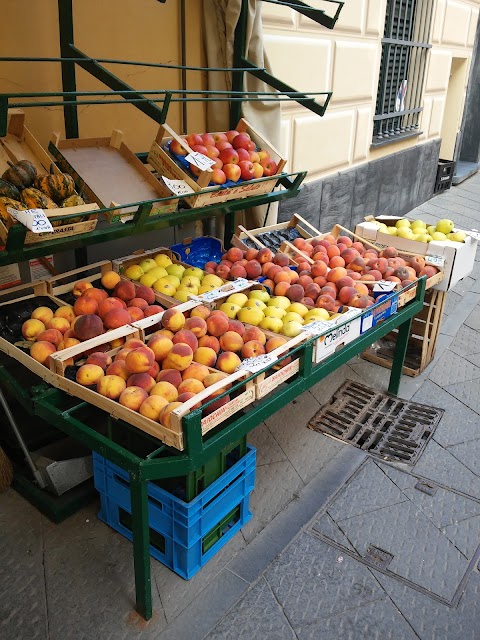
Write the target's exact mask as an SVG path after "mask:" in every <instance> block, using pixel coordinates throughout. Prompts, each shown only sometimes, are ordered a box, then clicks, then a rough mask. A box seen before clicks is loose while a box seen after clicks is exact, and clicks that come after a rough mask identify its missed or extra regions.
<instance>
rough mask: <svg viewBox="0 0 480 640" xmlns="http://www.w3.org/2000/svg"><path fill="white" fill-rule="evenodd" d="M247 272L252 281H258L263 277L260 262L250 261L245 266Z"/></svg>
mask: <svg viewBox="0 0 480 640" xmlns="http://www.w3.org/2000/svg"><path fill="white" fill-rule="evenodd" d="M245 271H246V272H247V277H248V278H249V279H250V280H256V279H257V278H259V277H260V276H261V275H262V265H261V264H260V262H259V261H258V260H249V261H248V262H247V264H246V265H245Z"/></svg>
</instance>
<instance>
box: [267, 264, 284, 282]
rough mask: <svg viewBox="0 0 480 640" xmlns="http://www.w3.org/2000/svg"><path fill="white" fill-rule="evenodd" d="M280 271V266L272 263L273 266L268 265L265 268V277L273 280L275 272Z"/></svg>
mask: <svg viewBox="0 0 480 640" xmlns="http://www.w3.org/2000/svg"><path fill="white" fill-rule="evenodd" d="M262 271H263V269H262ZM281 271H282V267H280V266H279V265H278V264H274V265H273V266H271V267H269V268H268V269H267V272H266V274H265V275H266V276H267V278H269V279H270V280H273V279H274V278H275V276H276V275H277V273H280V272H281Z"/></svg>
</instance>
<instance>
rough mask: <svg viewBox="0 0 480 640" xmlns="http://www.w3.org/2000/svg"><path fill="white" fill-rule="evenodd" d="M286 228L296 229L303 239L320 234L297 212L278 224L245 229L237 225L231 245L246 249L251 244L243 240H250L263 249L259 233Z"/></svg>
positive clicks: (263, 245)
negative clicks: (288, 219)
mask: <svg viewBox="0 0 480 640" xmlns="http://www.w3.org/2000/svg"><path fill="white" fill-rule="evenodd" d="M286 229H296V230H297V231H298V233H299V234H300V236H301V237H302V238H304V239H305V240H308V239H309V238H313V237H317V236H319V235H321V234H320V231H318V229H315V227H314V226H312V225H311V224H310V223H309V222H308V220H305V219H304V218H302V216H300V215H299V214H298V213H294V214H293V216H292V217H291V219H290V221H289V222H279V223H278V224H271V225H268V226H266V227H259V228H257V229H245V227H243V226H242V225H239V226H238V227H237V230H236V232H235V235H234V236H233V237H232V245H233V246H234V247H238V248H239V249H242V250H243V251H246V250H247V249H250V248H251V246H250V245H248V244H246V242H245V241H246V240H250V242H251V243H252V244H253V246H254V247H258V248H259V249H263V248H265V246H266V245H265V244H263V242H262V240H261V235H262V234H263V233H267V232H272V231H284V230H286ZM312 234H313V235H312ZM282 244H283V243H280V244H279V246H278V250H280V247H281V246H282ZM272 250H273V249H272ZM292 257H293V256H292Z"/></svg>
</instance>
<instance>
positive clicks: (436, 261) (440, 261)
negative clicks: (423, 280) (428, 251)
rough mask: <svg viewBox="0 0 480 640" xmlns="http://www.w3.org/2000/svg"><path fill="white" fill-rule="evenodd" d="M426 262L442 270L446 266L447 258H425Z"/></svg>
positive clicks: (434, 256)
mask: <svg viewBox="0 0 480 640" xmlns="http://www.w3.org/2000/svg"><path fill="white" fill-rule="evenodd" d="M425 260H426V262H427V264H431V265H433V266H434V267H438V268H439V269H441V268H442V267H443V265H444V264H445V258H444V257H443V256H436V255H433V256H425Z"/></svg>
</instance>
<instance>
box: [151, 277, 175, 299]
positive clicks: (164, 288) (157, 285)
mask: <svg viewBox="0 0 480 640" xmlns="http://www.w3.org/2000/svg"><path fill="white" fill-rule="evenodd" d="M153 289H155V291H158V292H159V293H164V294H165V295H166V296H172V297H173V294H174V293H175V291H176V289H175V287H174V286H173V285H172V284H171V283H170V282H169V281H168V280H165V278H159V279H158V280H155V282H154V283H153Z"/></svg>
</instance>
